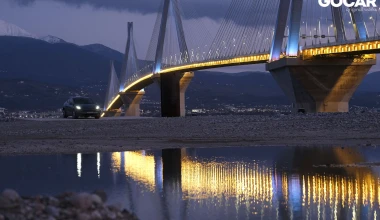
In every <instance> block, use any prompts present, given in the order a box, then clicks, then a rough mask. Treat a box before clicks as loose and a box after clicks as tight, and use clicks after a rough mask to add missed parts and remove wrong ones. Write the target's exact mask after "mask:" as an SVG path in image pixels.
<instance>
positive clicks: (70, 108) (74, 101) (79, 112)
mask: <svg viewBox="0 0 380 220" xmlns="http://www.w3.org/2000/svg"><path fill="white" fill-rule="evenodd" d="M101 112H102V111H101V109H100V106H99V105H97V104H95V102H94V101H93V100H92V99H90V98H87V97H73V98H70V99H69V100H67V101H66V102H65V104H63V109H62V113H63V117H64V118H67V117H69V116H72V117H73V118H79V117H95V118H96V119H98V118H100V114H101Z"/></svg>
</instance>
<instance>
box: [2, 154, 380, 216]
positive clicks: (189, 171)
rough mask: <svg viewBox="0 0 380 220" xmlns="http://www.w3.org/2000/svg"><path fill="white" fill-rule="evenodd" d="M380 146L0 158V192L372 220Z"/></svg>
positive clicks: (142, 209) (131, 206) (158, 207)
mask: <svg viewBox="0 0 380 220" xmlns="http://www.w3.org/2000/svg"><path fill="white" fill-rule="evenodd" d="M379 166H380V149H379V148H375V147H365V148H341V147H335V148H301V147H297V148H292V147H254V148H199V149H173V150H163V151H127V152H114V153H97V154H75V155H54V156H2V157H0V190H3V189H4V188H13V189H16V190H17V191H19V192H20V193H21V194H23V195H37V194H51V195H56V194H59V193H61V192H63V191H76V192H78V191H87V192H91V191H93V190H95V189H104V190H105V191H106V192H107V194H108V196H109V203H111V204H112V203H121V204H123V206H124V207H125V208H127V209H128V210H130V211H132V212H134V213H135V214H136V215H137V216H138V217H139V218H140V219H143V220H144V219H149V220H150V219H171V220H175V219H379V218H380V217H379V216H378V215H379V214H380V210H379V201H380V179H379V177H380V167H379Z"/></svg>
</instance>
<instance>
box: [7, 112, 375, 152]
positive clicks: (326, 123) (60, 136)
mask: <svg viewBox="0 0 380 220" xmlns="http://www.w3.org/2000/svg"><path fill="white" fill-rule="evenodd" d="M257 145H277V146H280V145H281V146H358V145H366V146H369V145H380V114H379V113H359V114H355V113H340V114H339V113H334V114H308V115H302V114H301V115H286V116H236V115H234V116H204V117H203V116H198V117H185V118H148V119H133V120H129V119H125V120H91V119H88V120H73V119H67V120H51V121H49V120H46V121H27V120H16V121H13V122H0V154H3V155H4V154H55V153H78V152H81V153H93V152H106V151H125V150H139V149H162V148H177V147H223V146H257Z"/></svg>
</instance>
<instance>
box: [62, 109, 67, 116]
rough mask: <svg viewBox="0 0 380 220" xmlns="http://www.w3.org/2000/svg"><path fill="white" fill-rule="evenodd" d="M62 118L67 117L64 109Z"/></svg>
mask: <svg viewBox="0 0 380 220" xmlns="http://www.w3.org/2000/svg"><path fill="white" fill-rule="evenodd" d="M62 112H63V118H67V113H66V110H63V111H62Z"/></svg>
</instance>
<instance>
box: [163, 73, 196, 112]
mask: <svg viewBox="0 0 380 220" xmlns="http://www.w3.org/2000/svg"><path fill="white" fill-rule="evenodd" d="M193 77H194V73H193V72H185V73H181V72H175V73H163V74H160V87H161V116H162V117H184V116H185V115H186V106H185V92H186V89H187V87H188V86H189V84H190V82H191V79H192V78H193Z"/></svg>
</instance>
